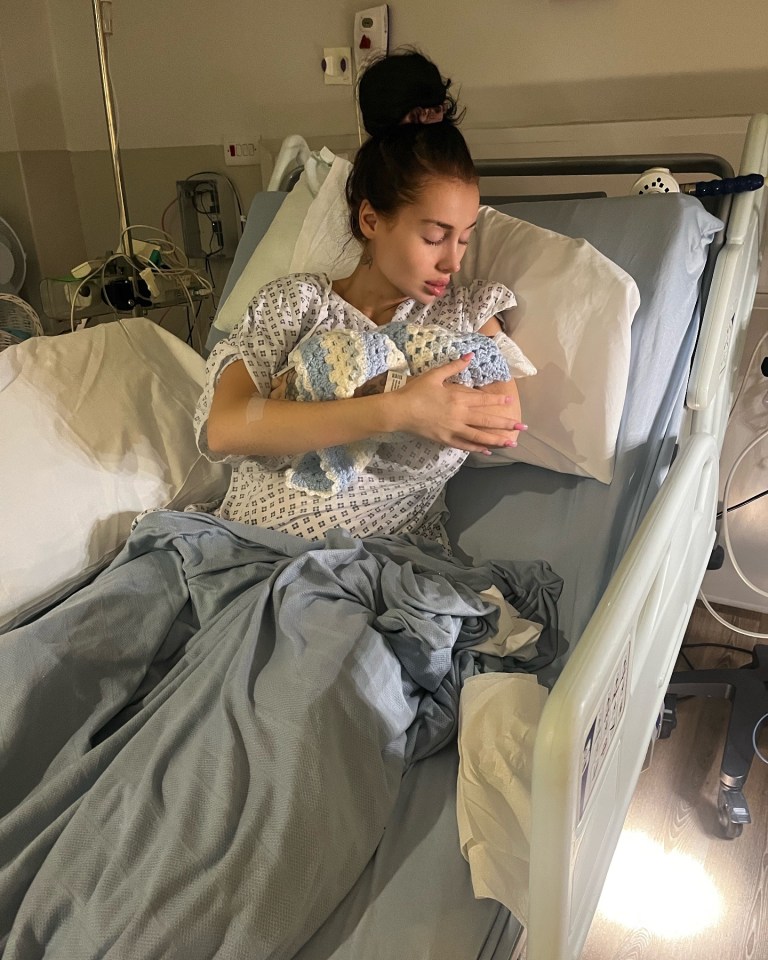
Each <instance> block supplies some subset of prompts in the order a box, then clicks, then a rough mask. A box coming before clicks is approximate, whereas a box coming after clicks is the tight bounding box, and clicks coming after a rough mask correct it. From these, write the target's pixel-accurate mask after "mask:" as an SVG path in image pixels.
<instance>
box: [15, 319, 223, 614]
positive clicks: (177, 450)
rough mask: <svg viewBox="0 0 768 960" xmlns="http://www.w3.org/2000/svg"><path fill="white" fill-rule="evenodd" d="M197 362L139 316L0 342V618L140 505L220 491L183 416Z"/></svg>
mask: <svg viewBox="0 0 768 960" xmlns="http://www.w3.org/2000/svg"><path fill="white" fill-rule="evenodd" d="M204 372H205V364H204V362H203V360H202V358H201V357H199V356H198V355H197V354H196V353H195V352H194V351H193V350H192V349H191V348H190V347H188V346H187V345H186V344H185V343H182V341H181V340H179V339H178V338H176V337H174V336H172V335H171V334H170V333H167V332H166V331H164V330H162V329H160V328H159V327H157V326H156V325H155V324H154V323H152V322H151V321H150V320H147V319H143V318H135V319H127V320H121V321H119V322H116V323H106V324H102V325H100V326H97V327H94V328H92V329H88V330H83V331H80V332H78V333H72V334H65V335H63V336H59V337H37V338H33V339H31V340H27V341H26V342H25V343H22V344H20V345H18V346H15V347H11V348H9V349H8V350H5V351H3V352H2V353H0V476H2V494H1V495H0V531H2V534H1V536H2V550H1V551H0V629H7V628H9V627H10V626H12V625H13V623H15V622H18V621H19V620H20V619H21V618H22V617H24V616H26V615H28V614H31V613H34V612H36V611H38V610H40V609H42V608H43V607H45V606H47V605H48V604H49V603H51V602H52V601H53V600H56V599H58V598H59V597H61V596H63V595H64V594H65V593H67V592H68V591H69V590H70V589H71V588H72V587H74V586H76V585H77V584H79V583H82V582H83V581H84V580H85V579H86V578H87V577H88V576H89V575H90V574H92V573H93V572H95V571H96V570H97V569H98V568H99V567H101V566H103V565H104V564H105V563H106V562H107V561H108V560H110V559H111V558H112V557H113V556H114V555H115V553H117V551H118V549H119V548H120V547H121V546H122V544H123V542H124V540H125V538H126V537H127V535H128V532H129V529H130V525H131V522H132V520H133V519H134V518H135V516H136V515H137V514H138V513H140V512H141V511H142V510H145V509H147V508H150V507H165V506H170V507H173V508H179V509H180V508H183V507H185V506H187V505H188V504H190V503H195V502H205V501H209V500H213V499H217V498H221V497H223V496H224V494H225V493H226V490H227V485H228V482H229V471H228V468H227V467H226V466H224V465H223V464H213V463H210V462H209V461H208V460H206V459H205V457H203V456H202V455H201V454H200V452H199V451H198V449H197V445H196V443H195V437H194V431H193V427H192V416H193V413H194V409H195V404H196V403H197V399H198V397H199V395H200V391H201V388H202V384H203V378H204Z"/></svg>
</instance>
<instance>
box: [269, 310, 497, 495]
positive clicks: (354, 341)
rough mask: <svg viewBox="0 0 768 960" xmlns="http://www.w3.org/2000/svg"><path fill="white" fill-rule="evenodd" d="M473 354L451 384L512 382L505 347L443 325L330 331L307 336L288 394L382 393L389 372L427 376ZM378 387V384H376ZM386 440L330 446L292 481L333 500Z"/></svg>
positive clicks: (302, 464) (305, 461)
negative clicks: (425, 374) (372, 383)
mask: <svg viewBox="0 0 768 960" xmlns="http://www.w3.org/2000/svg"><path fill="white" fill-rule="evenodd" d="M468 353H472V354H474V356H473V358H472V360H471V362H470V363H469V365H468V366H467V367H466V369H464V370H463V371H462V372H461V373H460V374H458V375H457V376H455V377H452V378H451V379H452V380H453V381H455V382H457V383H462V384H464V385H465V386H468V387H479V386H484V385H485V384H488V383H493V382H494V381H497V380H509V379H510V370H509V366H508V364H507V361H506V360H505V359H504V357H503V356H502V355H501V352H500V350H499V348H498V346H497V345H496V344H495V343H494V341H493V340H492V339H491V338H490V337H486V336H484V335H483V334H480V333H456V332H455V331H452V330H446V329H444V328H443V327H439V326H434V325H430V326H420V325H419V324H415V323H409V322H408V321H402V320H401V321H397V322H395V323H389V324H386V325H385V326H382V327H379V328H378V329H377V330H375V331H358V330H346V329H338V330H326V331H323V332H321V333H317V334H314V335H312V336H310V337H307V339H306V340H303V341H302V342H301V343H299V344H298V345H297V346H296V347H295V348H294V349H293V351H292V352H291V354H290V356H289V358H288V362H289V364H290V365H291V366H292V367H293V375H292V377H291V380H290V386H289V388H288V390H287V393H286V396H287V397H288V398H289V399H293V400H311V401H318V400H340V399H344V398H349V397H352V396H355V395H356V393H357V395H360V392H361V391H362V390H363V389H365V388H366V385H367V384H368V385H369V388H368V389H369V391H370V392H375V393H380V392H382V389H383V383H379V384H376V383H375V378H379V379H380V380H381V381H383V379H384V378H385V377H386V375H387V373H389V372H390V371H392V372H395V373H397V372H400V373H404V374H411V375H414V374H419V373H424V372H425V371H427V370H431V369H432V368H433V367H437V366H442V365H444V364H446V363H449V362H450V361H451V360H457V359H458V358H459V357H462V356H465V355H466V354H468ZM370 381H374V385H373V386H370ZM380 440H381V438H375V437H371V438H369V439H366V440H361V441H359V442H357V443H350V444H345V445H342V446H336V447H327V448H326V449H323V450H318V451H316V452H311V453H306V454H304V455H303V456H301V457H299V458H297V460H296V461H295V462H294V464H293V465H292V466H291V468H290V469H289V470H288V474H287V483H288V485H289V486H291V487H293V488H294V489H297V490H304V491H306V492H308V493H312V494H316V495H318V496H331V495H333V494H337V493H339V492H340V491H342V490H344V489H345V488H346V487H348V486H349V484H350V483H352V481H353V480H354V478H355V476H356V475H357V473H358V471H360V470H363V469H364V468H365V467H366V465H367V464H368V463H369V462H370V460H371V457H372V456H373V454H374V452H375V450H376V447H377V446H378V444H379V443H380Z"/></svg>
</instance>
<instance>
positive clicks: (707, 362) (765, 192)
mask: <svg viewBox="0 0 768 960" xmlns="http://www.w3.org/2000/svg"><path fill="white" fill-rule="evenodd" d="M738 172H739V174H740V175H741V174H748V173H760V174H762V175H763V176H764V177H765V178H766V179H767V180H768V115H766V114H756V115H755V116H753V117H752V118H751V119H750V122H749V126H748V128H747V135H746V138H745V140H744V150H743V153H742V157H741V164H740V167H739V171H738ZM767 208H768V188H766V187H763V188H762V189H761V190H755V191H752V192H748V193H740V194H736V195H735V196H734V197H733V206H732V208H731V214H730V217H729V220H728V229H727V231H726V240H725V245H724V247H723V249H722V250H721V251H720V253H719V255H718V258H717V263H716V266H715V270H714V273H713V276H712V285H711V287H710V292H709V297H708V298H707V307H706V310H705V311H704V317H703V319H702V326H701V334H700V337H699V344H698V347H697V349H696V355H695V357H694V362H693V369H692V371H691V378H690V381H689V384H688V394H687V397H686V403H687V406H688V408H689V410H690V411H693V413H692V415H690V416H689V423H688V429H689V430H690V431H691V432H692V433H702V432H703V433H710V434H712V436H714V437H715V439H716V441H717V444H718V447H722V444H723V437H724V435H725V427H726V422H727V419H728V413H729V409H730V405H731V401H732V398H733V394H732V389H731V388H732V385H733V383H734V381H735V377H736V374H737V371H738V366H739V362H740V359H741V353H742V349H743V345H744V337H745V334H746V330H747V326H748V325H749V320H750V316H751V313H752V306H753V303H754V299H755V292H756V290H757V282H758V277H759V274H760V262H761V259H762V248H763V246H764V243H765V236H764V235H765V225H766V209H767Z"/></svg>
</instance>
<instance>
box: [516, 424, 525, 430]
mask: <svg viewBox="0 0 768 960" xmlns="http://www.w3.org/2000/svg"><path fill="white" fill-rule="evenodd" d="M527 429H528V424H527V423H516V424H515V430H527Z"/></svg>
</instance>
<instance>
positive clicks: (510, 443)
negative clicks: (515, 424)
mask: <svg viewBox="0 0 768 960" xmlns="http://www.w3.org/2000/svg"><path fill="white" fill-rule="evenodd" d="M504 446H505V447H516V446H517V440H507V442H506V443H505V444H504Z"/></svg>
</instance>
